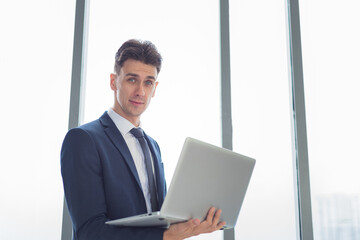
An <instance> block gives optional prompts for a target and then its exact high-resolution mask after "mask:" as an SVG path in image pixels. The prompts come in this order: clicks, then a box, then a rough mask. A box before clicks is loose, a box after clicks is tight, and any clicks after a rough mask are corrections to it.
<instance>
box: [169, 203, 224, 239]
mask: <svg viewBox="0 0 360 240" xmlns="http://www.w3.org/2000/svg"><path fill="white" fill-rule="evenodd" d="M220 216H221V210H220V209H218V210H216V209H215V208H214V207H212V208H210V210H209V212H208V215H207V216H206V219H205V220H204V221H202V222H200V220H199V219H190V220H189V221H187V222H185V223H177V224H173V225H171V226H170V227H169V228H168V229H167V230H166V231H165V232H164V236H163V240H183V239H185V238H189V237H193V236H197V235H199V234H203V233H211V232H214V231H217V230H220V229H221V228H222V227H224V226H225V224H226V223H225V222H224V221H222V222H220Z"/></svg>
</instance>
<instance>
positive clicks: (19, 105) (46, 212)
mask: <svg viewBox="0 0 360 240" xmlns="http://www.w3.org/2000/svg"><path fill="white" fill-rule="evenodd" d="M34 6H37V7H34ZM38 6H40V7H38ZM74 12H75V4H74V2H73V1H60V0H59V1H58V0H46V1H45V0H44V1H40V0H38V1H26V0H20V1H16V2H14V1H2V2H1V3H0V24H1V28H0V29H1V38H0V52H1V54H0V79H1V83H0V104H1V111H2V113H1V119H0V132H1V134H0V143H1V151H0V159H1V160H0V161H1V167H0V189H1V192H2V193H1V198H0V212H1V217H0V225H1V231H0V239H29V240H48V239H60V233H61V222H62V213H63V187H62V181H61V176H60V147H61V143H62V140H63V137H64V136H65V133H66V131H67V127H68V112H69V97H70V82H71V60H72V57H71V56H72V50H73V47H72V46H73V32H74V30H73V29H74ZM25 222H26V223H25Z"/></svg>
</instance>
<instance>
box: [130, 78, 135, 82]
mask: <svg viewBox="0 0 360 240" xmlns="http://www.w3.org/2000/svg"><path fill="white" fill-rule="evenodd" d="M128 82H131V83H134V82H136V80H135V78H129V79H128Z"/></svg>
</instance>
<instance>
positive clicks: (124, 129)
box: [108, 108, 151, 212]
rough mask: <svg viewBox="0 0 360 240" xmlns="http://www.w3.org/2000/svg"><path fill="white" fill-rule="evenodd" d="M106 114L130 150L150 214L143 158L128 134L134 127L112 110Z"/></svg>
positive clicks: (134, 139)
mask: <svg viewBox="0 0 360 240" xmlns="http://www.w3.org/2000/svg"><path fill="white" fill-rule="evenodd" d="M108 114H109V116H110V118H111V120H113V122H114V123H115V125H116V127H117V128H118V129H119V131H120V133H121V135H122V136H123V137H124V139H125V142H126V144H127V146H128V148H129V150H130V153H131V156H132V158H133V159H134V163H135V166H136V170H137V172H138V175H139V179H140V183H141V187H142V190H143V193H144V197H145V201H146V208H147V211H148V212H151V201H150V191H149V183H148V182H149V181H148V175H147V172H146V165H145V157H144V154H143V151H142V148H141V146H140V143H139V141H138V140H137V139H136V138H135V137H134V136H133V135H132V134H131V133H130V130H131V129H133V128H134V127H135V126H134V125H133V124H132V123H131V122H129V121H128V120H127V119H125V118H123V117H122V116H120V115H119V114H118V113H116V112H115V111H114V110H113V109H112V108H110V109H109V110H108Z"/></svg>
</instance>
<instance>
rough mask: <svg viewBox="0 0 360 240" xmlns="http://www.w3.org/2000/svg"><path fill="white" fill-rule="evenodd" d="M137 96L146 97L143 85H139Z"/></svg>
mask: <svg viewBox="0 0 360 240" xmlns="http://www.w3.org/2000/svg"><path fill="white" fill-rule="evenodd" d="M136 95H137V96H145V88H144V86H143V85H142V84H139V85H138V86H137V89H136Z"/></svg>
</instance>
